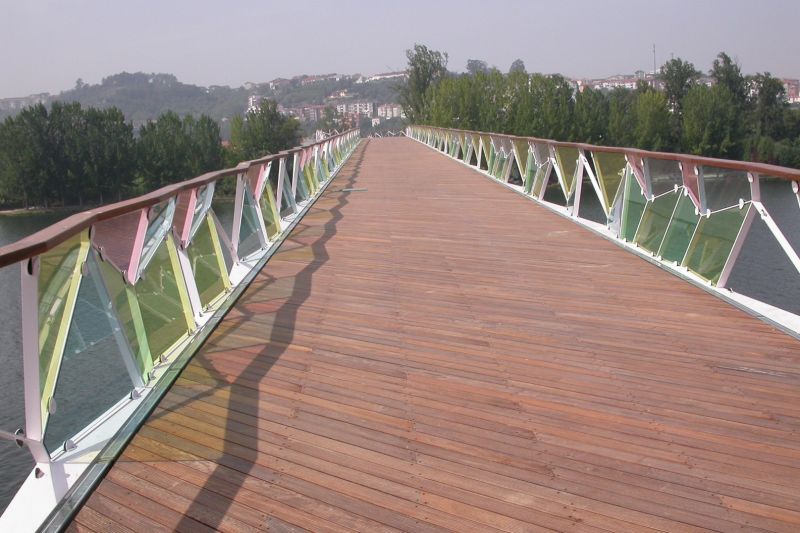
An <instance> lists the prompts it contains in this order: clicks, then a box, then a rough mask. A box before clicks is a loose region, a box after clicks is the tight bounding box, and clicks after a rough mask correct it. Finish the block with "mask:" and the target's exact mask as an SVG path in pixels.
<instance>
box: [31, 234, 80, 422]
mask: <svg viewBox="0 0 800 533" xmlns="http://www.w3.org/2000/svg"><path fill="white" fill-rule="evenodd" d="M88 251H89V238H88V231H83V232H81V233H79V234H78V235H75V236H74V237H72V238H70V239H69V240H67V241H65V242H63V243H61V244H59V245H58V246H56V247H55V248H53V249H52V250H49V251H47V252H45V253H43V254H42V255H40V256H39V295H38V296H39V389H40V392H41V395H42V396H41V398H42V416H43V421H45V420H46V419H47V404H48V401H49V399H50V397H51V396H52V394H53V389H54V388H55V381H56V375H57V374H58V368H59V365H60V363H61V356H62V355H63V352H64V344H65V342H66V337H67V331H68V328H69V323H70V321H71V319H72V311H73V307H74V305H75V299H76V297H77V294H78V287H79V286H80V280H81V266H82V264H83V262H84V261H85V259H86V254H87V253H88Z"/></svg>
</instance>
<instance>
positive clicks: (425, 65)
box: [397, 44, 447, 123]
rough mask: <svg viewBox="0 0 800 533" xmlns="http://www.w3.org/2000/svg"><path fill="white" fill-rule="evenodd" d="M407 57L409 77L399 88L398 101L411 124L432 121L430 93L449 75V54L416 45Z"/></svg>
mask: <svg viewBox="0 0 800 533" xmlns="http://www.w3.org/2000/svg"><path fill="white" fill-rule="evenodd" d="M406 57H407V58H408V77H407V78H406V80H405V83H403V84H401V85H400V86H398V88H397V92H398V99H399V101H400V105H402V106H403V111H404V112H405V114H406V116H407V117H408V120H409V121H410V122H411V123H425V122H427V121H429V120H430V113H429V109H428V107H429V104H428V97H429V92H430V91H431V90H432V88H433V87H434V86H435V85H436V84H437V83H438V82H439V80H440V79H442V78H443V77H444V76H445V75H446V74H447V54H446V53H442V52H437V51H435V50H429V49H428V47H427V46H425V45H421V44H415V45H414V48H413V49H412V50H406Z"/></svg>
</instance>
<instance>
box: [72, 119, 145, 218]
mask: <svg viewBox="0 0 800 533" xmlns="http://www.w3.org/2000/svg"><path fill="white" fill-rule="evenodd" d="M85 124H86V129H85V130H84V135H85V137H84V140H85V143H84V146H85V149H84V151H83V152H82V154H83V160H82V165H81V167H82V171H83V174H84V177H85V180H86V183H87V184H88V187H87V190H86V191H84V194H86V193H91V194H93V195H94V197H95V198H97V199H98V200H99V202H100V203H103V202H104V201H106V200H107V199H114V200H117V201H119V200H121V199H122V197H123V196H127V195H128V194H129V193H130V192H132V191H133V173H134V170H135V166H136V152H135V145H134V139H133V128H132V127H131V125H130V124H129V123H127V122H125V116H124V115H123V114H122V111H120V110H119V109H117V108H115V107H111V108H108V109H95V108H92V107H90V108H89V109H87V110H86V112H85Z"/></svg>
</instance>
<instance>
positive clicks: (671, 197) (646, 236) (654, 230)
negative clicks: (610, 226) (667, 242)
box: [633, 192, 681, 253]
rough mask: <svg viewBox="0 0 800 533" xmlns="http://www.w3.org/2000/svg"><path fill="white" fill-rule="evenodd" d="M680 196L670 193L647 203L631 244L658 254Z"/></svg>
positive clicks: (676, 193)
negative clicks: (633, 243)
mask: <svg viewBox="0 0 800 533" xmlns="http://www.w3.org/2000/svg"><path fill="white" fill-rule="evenodd" d="M680 194H681V193H678V192H671V193H667V194H664V195H662V196H659V197H658V198H655V199H654V200H652V201H650V202H647V205H646V206H645V208H644V213H643V214H642V221H641V222H640V223H639V229H638V230H637V231H636V236H635V237H634V239H633V242H635V243H636V244H638V245H639V246H641V247H642V248H644V249H645V250H648V251H650V252H653V253H656V252H658V249H659V248H660V247H661V242H662V241H663V240H664V234H665V233H666V232H667V226H668V225H669V221H670V219H671V218H672V213H673V212H674V211H675V205H676V204H677V203H678V198H679V196H680Z"/></svg>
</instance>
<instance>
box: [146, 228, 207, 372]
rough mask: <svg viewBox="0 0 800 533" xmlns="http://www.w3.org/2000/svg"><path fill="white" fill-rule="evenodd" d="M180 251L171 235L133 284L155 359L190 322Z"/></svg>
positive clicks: (173, 342) (176, 340) (189, 325)
mask: <svg viewBox="0 0 800 533" xmlns="http://www.w3.org/2000/svg"><path fill="white" fill-rule="evenodd" d="M177 267H178V264H177V253H176V252H175V250H174V244H172V240H171V239H170V238H169V237H168V238H167V240H165V241H164V242H162V243H161V245H160V246H159V247H158V248H157V249H156V252H155V254H154V255H153V259H152V260H151V261H150V264H149V265H148V266H147V268H146V269H145V271H144V272H143V273H142V277H141V279H140V280H139V281H138V283H136V285H135V286H134V291H135V292H136V298H137V300H138V302H139V309H140V311H141V313H142V322H143V324H144V331H145V333H146V335H147V343H148V345H149V346H150V354H151V355H152V357H153V360H154V361H155V360H156V359H157V358H158V357H160V356H161V355H163V354H164V353H165V352H167V351H168V350H169V349H170V348H171V347H172V346H173V345H174V344H175V343H176V342H178V341H179V340H181V339H183V338H184V337H185V336H186V334H187V333H188V331H189V329H191V328H192V327H193V326H194V324H193V323H190V318H189V317H187V313H188V314H189V316H191V312H188V308H189V303H188V301H186V300H187V299H186V298H185V296H184V294H183V292H184V291H185V284H184V281H183V278H182V276H181V273H180V269H179V268H177Z"/></svg>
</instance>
